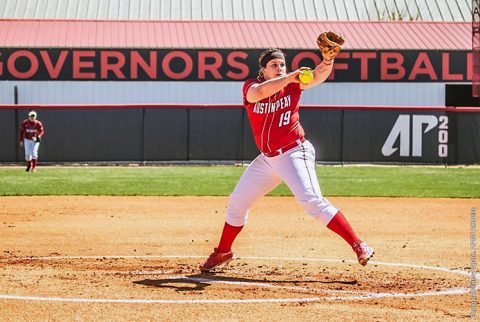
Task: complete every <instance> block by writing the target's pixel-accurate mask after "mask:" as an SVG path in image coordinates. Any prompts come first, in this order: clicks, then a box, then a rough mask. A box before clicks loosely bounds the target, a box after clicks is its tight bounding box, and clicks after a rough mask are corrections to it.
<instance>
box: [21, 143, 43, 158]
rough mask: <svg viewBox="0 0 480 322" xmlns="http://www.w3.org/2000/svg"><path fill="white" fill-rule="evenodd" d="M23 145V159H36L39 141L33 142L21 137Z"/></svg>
mask: <svg viewBox="0 0 480 322" xmlns="http://www.w3.org/2000/svg"><path fill="white" fill-rule="evenodd" d="M23 147H24V148H25V160H26V161H30V160H32V159H38V148H39V147H40V142H35V141H33V140H29V139H23Z"/></svg>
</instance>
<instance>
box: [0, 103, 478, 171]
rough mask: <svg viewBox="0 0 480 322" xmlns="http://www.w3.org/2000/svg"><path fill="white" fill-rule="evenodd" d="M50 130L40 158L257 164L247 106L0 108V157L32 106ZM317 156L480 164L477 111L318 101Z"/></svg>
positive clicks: (313, 117)
mask: <svg viewBox="0 0 480 322" xmlns="http://www.w3.org/2000/svg"><path fill="white" fill-rule="evenodd" d="M31 108H34V109H36V110H37V112H38V118H39V120H41V121H42V122H43V124H44V126H45V129H46V134H45V137H44V140H43V141H42V145H41V148H40V161H49V162H88V161H134V162H144V161H191V160H252V159H253V158H255V156H256V155H257V154H258V150H257V148H256V146H255V144H254V141H253V137H252V134H251V130H250V125H249V123H248V120H247V116H246V113H245V110H244V109H243V108H242V107H241V106H240V105H168V104H157V105H142V104H138V105H90V106H87V105H76V106H75V105H57V106H54V105H45V106H41V105H35V106H26V105H22V106H21V105H18V106H15V105H0V138H1V149H0V161H1V162H19V161H21V160H23V150H22V149H21V148H20V147H19V145H18V126H19V124H20V122H21V121H22V120H23V119H24V118H25V117H26V114H27V112H28V110H29V109H31ZM300 116H301V123H302V125H303V126H304V128H305V130H306V133H307V139H309V140H310V141H311V142H312V143H313V145H314V146H315V148H316V151H317V156H316V159H317V160H318V161H320V162H337V163H338V162H374V163H390V162H394V163H422V164H424V163H428V164H479V163H480V144H479V142H480V108H442V107H435V106H432V107H428V106H421V107H411V106H404V107H399V106H395V107H385V106H383V107H382V106H377V107H372V106H313V105H306V106H304V107H303V108H302V110H301V114H300Z"/></svg>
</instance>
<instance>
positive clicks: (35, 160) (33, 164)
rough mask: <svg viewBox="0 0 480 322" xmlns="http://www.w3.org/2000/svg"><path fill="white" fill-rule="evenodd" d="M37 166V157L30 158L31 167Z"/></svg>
mask: <svg viewBox="0 0 480 322" xmlns="http://www.w3.org/2000/svg"><path fill="white" fill-rule="evenodd" d="M36 167H37V159H32V169H35V168H36Z"/></svg>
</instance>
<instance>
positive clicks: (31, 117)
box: [20, 111, 45, 172]
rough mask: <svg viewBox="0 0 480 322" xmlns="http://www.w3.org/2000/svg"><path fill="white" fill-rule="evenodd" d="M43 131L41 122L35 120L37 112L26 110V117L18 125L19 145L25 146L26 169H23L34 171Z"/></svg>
mask: <svg viewBox="0 0 480 322" xmlns="http://www.w3.org/2000/svg"><path fill="white" fill-rule="evenodd" d="M44 133H45V131H44V129H43V124H42V122H40V121H39V120H37V112H35V111H30V112H28V118H27V119H25V120H23V122H22V124H21V125H20V146H22V145H23V146H24V147H25V160H26V161H27V169H26V170H25V171H27V172H28V171H32V172H35V170H36V167H37V160H38V149H39V148H40V141H41V138H42V137H43V134H44Z"/></svg>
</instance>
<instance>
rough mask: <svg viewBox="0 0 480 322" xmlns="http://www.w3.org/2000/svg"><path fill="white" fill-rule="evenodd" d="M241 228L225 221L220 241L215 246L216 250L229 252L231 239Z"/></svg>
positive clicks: (232, 239) (233, 238)
mask: <svg viewBox="0 0 480 322" xmlns="http://www.w3.org/2000/svg"><path fill="white" fill-rule="evenodd" d="M242 228H243V226H239V227H236V226H232V225H229V224H227V223H225V226H223V232H222V237H221V238H220V243H218V247H217V250H218V252H220V253H226V252H229V251H230V250H231V249H232V244H233V241H234V240H235V238H236V237H237V235H238V233H240V231H241V230H242Z"/></svg>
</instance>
